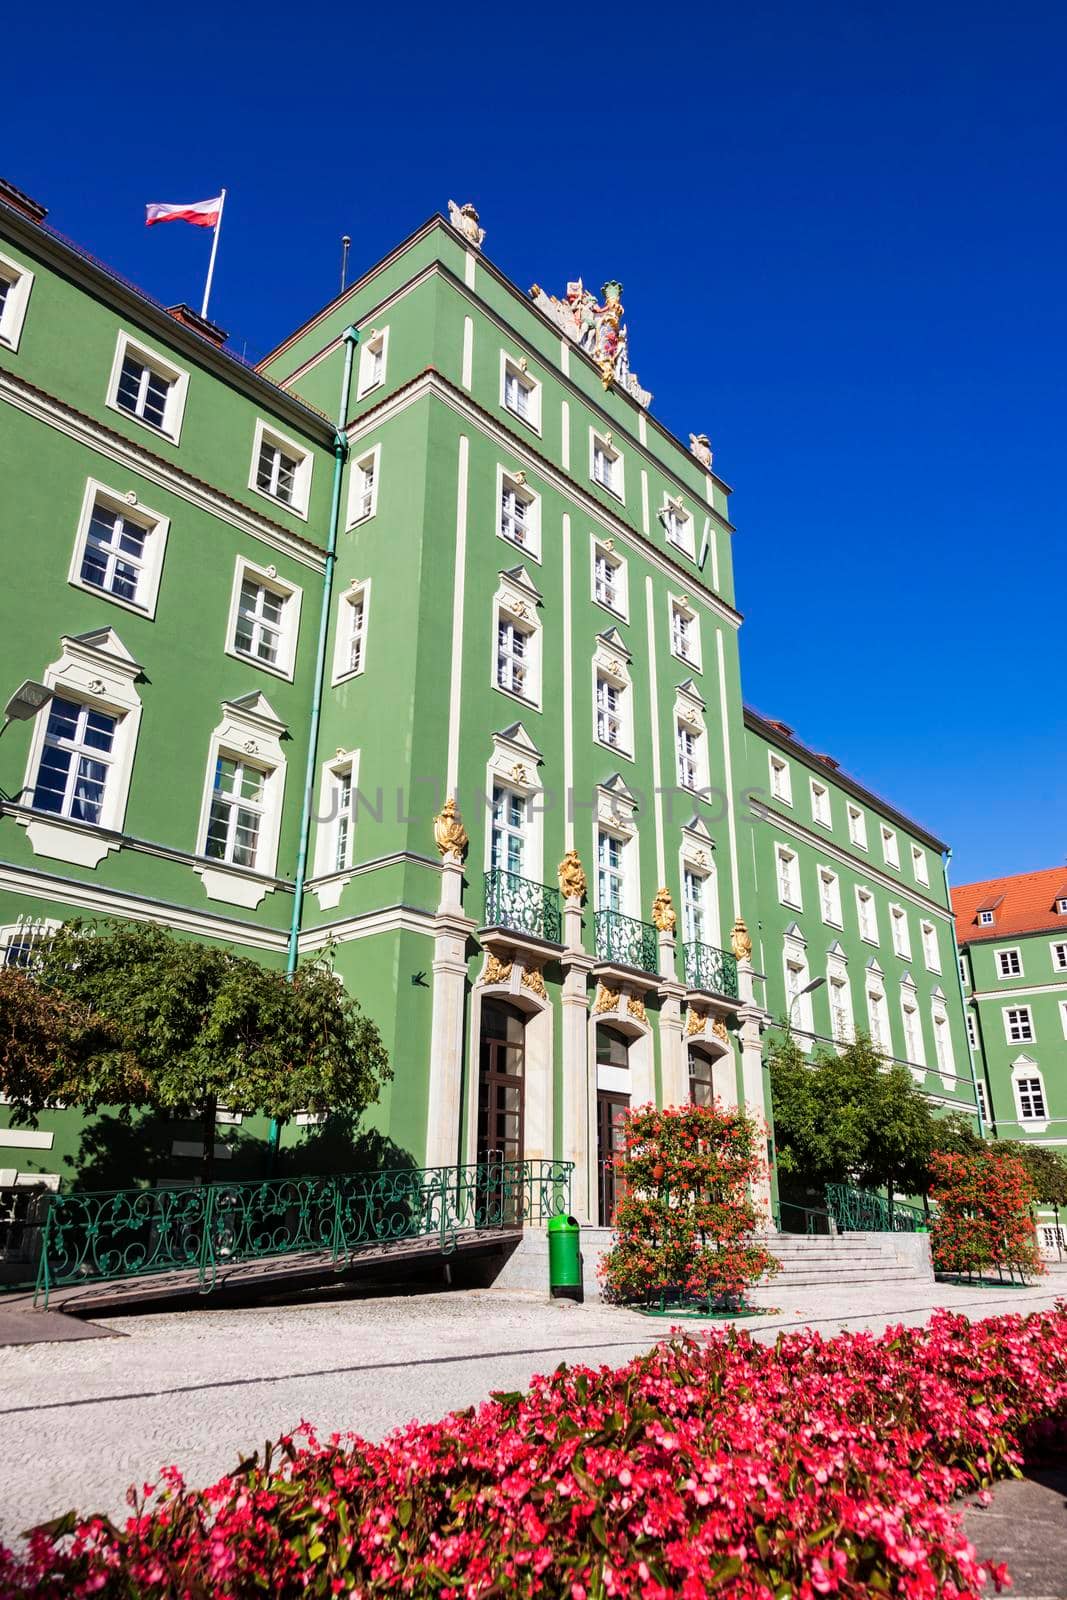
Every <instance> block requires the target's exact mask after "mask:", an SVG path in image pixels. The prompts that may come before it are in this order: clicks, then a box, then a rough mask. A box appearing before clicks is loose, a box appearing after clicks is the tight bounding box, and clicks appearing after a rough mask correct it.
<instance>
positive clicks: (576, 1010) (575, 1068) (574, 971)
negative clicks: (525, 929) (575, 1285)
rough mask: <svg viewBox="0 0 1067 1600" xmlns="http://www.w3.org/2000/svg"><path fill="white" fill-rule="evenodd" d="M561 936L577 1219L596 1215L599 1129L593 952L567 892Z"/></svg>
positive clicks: (564, 1146)
mask: <svg viewBox="0 0 1067 1600" xmlns="http://www.w3.org/2000/svg"><path fill="white" fill-rule="evenodd" d="M563 940H564V950H563V955H562V956H561V957H560V962H561V965H562V967H563V993H562V996H561V1004H562V1012H563V1051H562V1055H563V1126H562V1128H561V1130H560V1131H561V1140H562V1142H561V1150H562V1159H563V1160H564V1161H573V1162H574V1176H573V1178H572V1180H571V1208H572V1210H573V1212H574V1215H575V1216H576V1217H577V1219H578V1221H579V1222H584V1223H589V1222H592V1221H593V1220H594V1217H593V1208H594V1206H595V1195H594V1192H593V1191H594V1184H593V1181H592V1179H593V1174H594V1171H595V1166H596V1150H595V1143H596V1129H595V1128H590V1127H589V1071H590V1065H589V997H588V987H589V974H590V972H591V971H592V967H593V957H592V956H591V955H590V954H589V953H588V952H587V951H586V949H585V947H584V945H583V944H582V902H581V899H580V898H579V897H578V896H577V895H568V896H567V897H566V899H565V900H564V902H563ZM593 1070H594V1071H595V1070H596V1068H595V1065H594V1067H593Z"/></svg>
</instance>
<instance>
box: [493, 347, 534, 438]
mask: <svg viewBox="0 0 1067 1600" xmlns="http://www.w3.org/2000/svg"><path fill="white" fill-rule="evenodd" d="M500 403H501V405H502V406H503V407H504V409H505V410H506V411H510V412H511V414H512V416H515V417H518V418H519V419H520V421H522V422H525V423H527V424H528V425H529V426H530V427H531V428H534V429H535V430H536V431H537V432H540V429H541V385H540V384H539V383H538V382H537V381H536V379H534V378H531V376H530V374H529V372H528V371H527V370H526V360H525V358H520V359H519V360H517V361H516V360H514V359H513V358H512V357H511V356H509V355H506V354H505V353H504V352H503V351H501V355H500Z"/></svg>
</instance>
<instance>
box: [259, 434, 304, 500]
mask: <svg viewBox="0 0 1067 1600" xmlns="http://www.w3.org/2000/svg"><path fill="white" fill-rule="evenodd" d="M299 465H300V462H299V460H298V459H297V457H296V456H289V455H286V453H285V451H284V450H283V449H282V447H281V445H278V444H272V443H271V441H270V440H269V439H264V440H263V441H262V442H261V444H260V447H259V461H258V462H257V464H256V488H257V489H259V490H260V491H261V493H263V494H269V495H271V496H272V497H273V498H274V499H275V500H280V501H281V502H282V504H283V505H286V506H287V505H290V504H291V503H292V499H293V490H294V489H295V487H296V473H297V468H298V467H299Z"/></svg>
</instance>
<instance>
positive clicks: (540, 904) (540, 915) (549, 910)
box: [485, 867, 562, 944]
mask: <svg viewBox="0 0 1067 1600" xmlns="http://www.w3.org/2000/svg"><path fill="white" fill-rule="evenodd" d="M485 920H486V923H487V925H491V926H495V927H500V928H514V929H515V931H516V933H532V934H533V935H534V937H535V938H536V939H550V940H552V942H553V943H554V944H560V943H561V942H562V941H561V929H562V923H561V921H560V911H559V890H558V889H552V888H550V887H549V886H548V884H547V883H534V882H533V881H532V880H531V879H530V878H520V877H519V875H518V873H517V872H504V871H503V870H502V869H501V868H499V867H496V868H494V869H493V870H492V871H491V872H487V873H486V875H485Z"/></svg>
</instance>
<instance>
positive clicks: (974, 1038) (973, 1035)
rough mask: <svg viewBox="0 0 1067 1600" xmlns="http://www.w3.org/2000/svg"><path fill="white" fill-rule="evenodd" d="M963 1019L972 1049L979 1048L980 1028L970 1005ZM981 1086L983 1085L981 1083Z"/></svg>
mask: <svg viewBox="0 0 1067 1600" xmlns="http://www.w3.org/2000/svg"><path fill="white" fill-rule="evenodd" d="M963 1020H964V1022H965V1023H966V1024H967V1043H968V1044H969V1045H970V1047H971V1049H972V1050H977V1049H978V1030H977V1028H976V1027H975V1021H974V1012H973V1011H972V1010H971V1008H970V1006H968V1007H967V1009H966V1010H965V1011H964V1013H963ZM979 1087H981V1086H980V1085H979Z"/></svg>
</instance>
